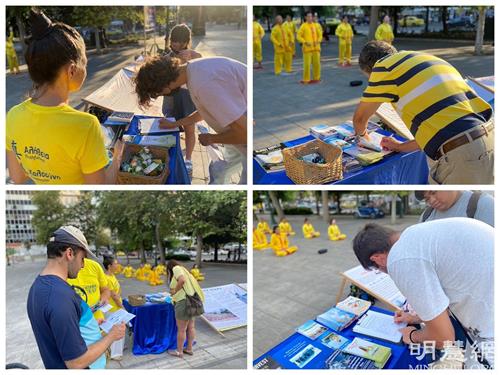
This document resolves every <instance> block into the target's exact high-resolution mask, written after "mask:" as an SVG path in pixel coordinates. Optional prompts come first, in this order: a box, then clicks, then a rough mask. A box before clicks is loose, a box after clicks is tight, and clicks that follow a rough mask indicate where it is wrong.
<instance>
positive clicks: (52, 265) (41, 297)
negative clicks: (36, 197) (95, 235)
mask: <svg viewBox="0 0 500 375" xmlns="http://www.w3.org/2000/svg"><path fill="white" fill-rule="evenodd" d="M85 257H91V258H95V255H94V254H93V253H92V252H91V251H90V249H89V246H88V243H87V240H86V239H85V236H84V235H83V233H82V232H81V231H80V230H79V229H78V228H75V227H73V226H62V227H60V228H59V229H57V230H56V231H55V232H54V233H53V234H52V236H51V237H50V239H49V243H48V244H47V264H46V266H45V268H44V269H43V270H42V272H41V273H40V275H38V277H37V278H36V279H35V281H34V282H33V285H32V286H31V289H30V292H29V295H28V304H27V305H28V306H27V310H28V317H29V319H30V323H31V327H32V329H33V333H34V334H35V339H36V342H37V345H38V350H39V351H40V355H41V357H42V361H43V364H44V366H45V368H47V369H66V368H69V369H74V368H90V367H92V368H94V367H96V368H104V366H105V364H106V357H105V355H104V353H105V351H106V350H107V349H108V347H109V346H110V345H111V344H112V343H113V342H114V341H116V340H119V339H121V338H122V337H124V335H125V324H120V325H115V326H114V327H113V328H112V329H111V331H110V332H109V333H108V334H107V335H106V336H104V337H101V335H100V333H99V327H98V325H97V321H96V320H95V319H94V317H93V315H92V311H91V310H90V307H89V305H88V304H87V303H86V302H85V301H84V300H82V298H80V297H79V296H78V294H77V293H76V292H75V291H74V289H73V288H72V287H71V286H70V285H69V284H68V283H67V282H66V279H67V278H75V277H76V276H77V275H78V272H79V271H80V270H81V269H82V268H83V262H84V258H85ZM90 336H93V337H90ZM84 337H85V338H84ZM86 342H87V343H86ZM94 365H96V366H94Z"/></svg>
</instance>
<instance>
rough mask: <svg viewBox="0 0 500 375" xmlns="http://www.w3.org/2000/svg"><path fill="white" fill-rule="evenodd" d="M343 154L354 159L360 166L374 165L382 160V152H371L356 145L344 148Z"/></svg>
mask: <svg viewBox="0 0 500 375" xmlns="http://www.w3.org/2000/svg"><path fill="white" fill-rule="evenodd" d="M344 153H345V154H347V155H349V156H352V157H354V158H356V160H358V161H359V162H360V163H361V165H370V164H374V163H377V162H379V161H380V160H382V159H383V158H384V154H383V153H382V152H376V151H371V150H368V149H366V148H363V147H359V146H357V145H354V146H351V147H348V148H346V149H345V150H344Z"/></svg>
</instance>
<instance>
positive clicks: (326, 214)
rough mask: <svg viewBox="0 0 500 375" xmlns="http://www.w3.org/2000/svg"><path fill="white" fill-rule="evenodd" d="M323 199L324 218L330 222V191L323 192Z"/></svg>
mask: <svg viewBox="0 0 500 375" xmlns="http://www.w3.org/2000/svg"><path fill="white" fill-rule="evenodd" d="M321 201H322V204H323V220H325V222H326V223H327V224H328V222H329V221H330V210H329V209H328V191H324V190H323V191H322V192H321Z"/></svg>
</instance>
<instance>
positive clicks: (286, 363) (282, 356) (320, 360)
mask: <svg viewBox="0 0 500 375" xmlns="http://www.w3.org/2000/svg"><path fill="white" fill-rule="evenodd" d="M371 310H374V311H378V312H381V313H385V314H389V315H392V314H393V313H392V312H390V311H388V310H384V309H381V308H379V307H375V306H372V307H371ZM354 325H355V324H354V323H353V324H351V326H349V327H348V328H346V329H345V330H343V331H342V332H339V334H341V335H342V336H344V337H345V338H347V339H349V340H353V339H354V338H355V337H360V338H363V339H366V340H369V341H372V342H374V343H376V344H380V345H384V346H386V347H390V348H391V351H392V354H391V357H390V358H389V361H388V362H387V363H386V365H385V367H384V369H410V368H426V366H427V364H428V362H427V359H426V358H425V357H424V358H422V360H419V359H418V358H417V356H413V355H410V350H409V349H408V347H407V346H406V345H404V344H394V343H392V342H388V341H384V340H378V339H375V338H372V337H368V336H364V335H361V334H358V333H354V332H353V331H352V328H353V327H354ZM309 344H312V345H313V346H315V347H317V348H319V349H321V353H319V354H318V355H317V356H316V357H314V359H312V360H311V362H309V363H308V364H306V365H305V366H304V367H303V368H302V369H304V370H307V369H323V368H324V366H325V361H326V359H327V358H328V357H329V356H330V355H331V354H332V353H333V352H334V350H333V349H331V348H329V347H327V346H324V345H323V344H321V341H320V340H311V339H309V338H308V337H306V336H303V335H301V334H300V333H294V334H293V335H292V336H290V337H288V338H287V339H286V340H285V341H283V342H281V343H280V344H278V345H277V346H275V347H274V348H272V349H271V350H269V351H268V352H267V353H265V354H264V355H262V356H260V357H259V358H257V359H256V360H255V361H254V365H255V364H256V363H258V362H260V361H261V360H262V359H264V358H265V357H271V358H272V359H273V360H274V361H276V362H278V363H279V364H280V365H281V367H282V368H284V369H298V368H299V367H298V366H297V365H295V364H294V363H292V362H291V361H290V360H289V358H291V357H293V356H294V355H295V354H296V353H297V352H298V351H299V350H300V349H301V348H303V347H305V346H306V345H309ZM293 348H295V349H293ZM419 366H420V367H419Z"/></svg>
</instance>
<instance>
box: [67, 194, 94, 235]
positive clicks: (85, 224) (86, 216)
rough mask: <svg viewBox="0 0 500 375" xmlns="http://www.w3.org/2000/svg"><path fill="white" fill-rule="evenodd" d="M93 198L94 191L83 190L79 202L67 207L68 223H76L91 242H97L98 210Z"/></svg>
mask: <svg viewBox="0 0 500 375" xmlns="http://www.w3.org/2000/svg"><path fill="white" fill-rule="evenodd" d="M92 200H93V192H91V191H82V192H80V197H79V199H78V202H77V203H76V204H74V205H73V206H70V207H68V208H66V212H67V215H66V224H70V225H74V226H75V227H77V228H79V229H80V230H81V231H82V232H83V233H85V238H87V242H88V243H89V244H92V243H94V244H95V242H96V236H97V233H98V230H97V215H96V214H97V211H96V207H95V205H94V203H93V202H92Z"/></svg>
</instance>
